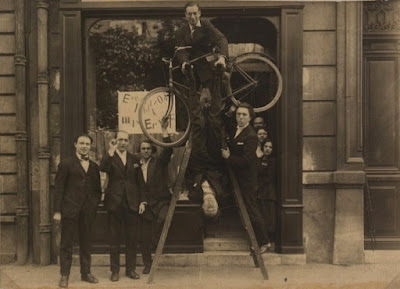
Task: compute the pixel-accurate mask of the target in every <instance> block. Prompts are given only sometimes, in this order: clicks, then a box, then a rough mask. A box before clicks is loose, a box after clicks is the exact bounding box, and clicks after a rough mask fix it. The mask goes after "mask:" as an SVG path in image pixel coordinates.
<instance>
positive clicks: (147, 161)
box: [140, 157, 151, 165]
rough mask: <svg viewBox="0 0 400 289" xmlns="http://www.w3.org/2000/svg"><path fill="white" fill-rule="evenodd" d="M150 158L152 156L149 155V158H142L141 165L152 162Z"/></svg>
mask: <svg viewBox="0 0 400 289" xmlns="http://www.w3.org/2000/svg"><path fill="white" fill-rule="evenodd" d="M150 160H151V157H149V158H148V159H147V160H145V159H144V158H141V159H140V164H141V165H144V164H146V165H147V164H148V163H149V162H150Z"/></svg>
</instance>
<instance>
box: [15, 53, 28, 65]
mask: <svg viewBox="0 0 400 289" xmlns="http://www.w3.org/2000/svg"><path fill="white" fill-rule="evenodd" d="M14 64H15V66H18V65H20V66H25V65H26V57H25V56H24V55H15V56H14Z"/></svg>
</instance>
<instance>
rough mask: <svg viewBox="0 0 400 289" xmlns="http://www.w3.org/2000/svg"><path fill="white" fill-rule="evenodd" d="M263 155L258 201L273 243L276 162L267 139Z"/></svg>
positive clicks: (275, 205) (260, 166)
mask: <svg viewBox="0 0 400 289" xmlns="http://www.w3.org/2000/svg"><path fill="white" fill-rule="evenodd" d="M261 148H262V151H263V155H262V156H261V157H259V158H258V190H257V199H258V205H259V207H260V211H261V214H262V215H263V217H264V221H265V224H266V225H267V230H268V235H269V236H270V238H271V241H275V232H276V208H277V190H276V181H277V180H276V160H275V158H274V157H273V156H272V141H271V139H266V140H265V141H263V142H262V143H261Z"/></svg>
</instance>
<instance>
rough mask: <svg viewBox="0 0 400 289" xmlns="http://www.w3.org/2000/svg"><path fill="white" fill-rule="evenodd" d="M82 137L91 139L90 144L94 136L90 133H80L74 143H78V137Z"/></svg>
mask: <svg viewBox="0 0 400 289" xmlns="http://www.w3.org/2000/svg"><path fill="white" fill-rule="evenodd" d="M80 137H87V138H88V139H90V144H92V143H93V139H92V137H91V136H90V135H88V134H80V135H78V136H77V137H75V139H74V143H78V139H79V138H80Z"/></svg>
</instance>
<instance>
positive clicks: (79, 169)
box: [74, 156, 90, 177]
mask: <svg viewBox="0 0 400 289" xmlns="http://www.w3.org/2000/svg"><path fill="white" fill-rule="evenodd" d="M74 166H75V168H76V169H77V170H78V172H79V174H81V175H82V176H83V177H84V176H85V174H86V172H85V170H84V169H83V167H82V165H81V161H80V160H79V159H78V157H77V156H75V160H74ZM89 167H90V161H89ZM88 171H89V170H88Z"/></svg>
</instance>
